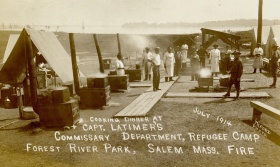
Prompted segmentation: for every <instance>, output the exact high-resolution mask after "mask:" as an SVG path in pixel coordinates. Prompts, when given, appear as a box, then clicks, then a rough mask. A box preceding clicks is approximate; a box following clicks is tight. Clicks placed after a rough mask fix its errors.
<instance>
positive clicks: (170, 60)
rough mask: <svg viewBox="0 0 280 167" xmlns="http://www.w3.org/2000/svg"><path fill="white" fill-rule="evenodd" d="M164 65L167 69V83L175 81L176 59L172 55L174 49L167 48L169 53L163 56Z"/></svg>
mask: <svg viewBox="0 0 280 167" xmlns="http://www.w3.org/2000/svg"><path fill="white" fill-rule="evenodd" d="M163 63H164V68H165V82H168V81H173V80H172V77H173V75H174V63H175V57H174V54H173V53H172V47H171V46H170V47H168V48H167V52H166V53H165V54H164V55H163Z"/></svg>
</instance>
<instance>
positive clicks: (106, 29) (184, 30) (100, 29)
mask: <svg viewBox="0 0 280 167" xmlns="http://www.w3.org/2000/svg"><path fill="white" fill-rule="evenodd" d="M31 28H33V29H37V30H45V31H52V32H59V31H62V32H67V33H70V32H71V33H96V34H116V33H120V34H193V33H201V31H200V29H201V27H155V28H138V27H137V28H123V27H121V26H85V27H84V28H83V27H82V26H63V25H62V26H48V27H46V26H36V25H34V26H32V27H31ZM204 28H208V29H214V30H218V31H228V30H230V31H245V30H250V29H252V28H253V27H244V26H238V27H204ZM0 29H1V30H12V31H21V30H22V29H23V27H19V26H18V27H17V28H8V27H4V28H3V27H1V28H0Z"/></svg>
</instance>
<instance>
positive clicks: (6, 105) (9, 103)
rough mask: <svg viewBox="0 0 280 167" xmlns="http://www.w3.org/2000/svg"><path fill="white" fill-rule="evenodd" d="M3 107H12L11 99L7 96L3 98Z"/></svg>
mask: <svg viewBox="0 0 280 167" xmlns="http://www.w3.org/2000/svg"><path fill="white" fill-rule="evenodd" d="M4 108H12V104H11V101H10V99H9V98H8V97H6V99H5V100H4Z"/></svg>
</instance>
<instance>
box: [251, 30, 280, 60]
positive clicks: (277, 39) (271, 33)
mask: <svg viewBox="0 0 280 167" xmlns="http://www.w3.org/2000/svg"><path fill="white" fill-rule="evenodd" d="M252 33H253V36H252V38H253V40H252V45H251V46H252V49H253V48H255V47H256V46H257V34H258V27H254V28H253V30H252ZM273 44H277V45H278V46H280V25H274V26H262V36H261V46H262V48H263V50H264V57H267V58H269V57H270V55H271V52H272V49H271V47H272V45H273Z"/></svg>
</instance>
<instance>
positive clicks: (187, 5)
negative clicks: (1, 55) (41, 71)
mask: <svg viewBox="0 0 280 167" xmlns="http://www.w3.org/2000/svg"><path fill="white" fill-rule="evenodd" d="M258 3H259V0H0V7H1V10H0V24H1V25H2V24H3V23H4V24H5V25H7V24H18V25H82V24H83V23H84V24H85V25H102V26H111V25H122V24H125V23H129V22H147V23H168V22H189V23H193V22H195V23H200V22H205V21H217V20H233V19H257V18H258ZM279 6H280V1H279V0H263V19H280V12H279V10H280V8H279Z"/></svg>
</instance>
